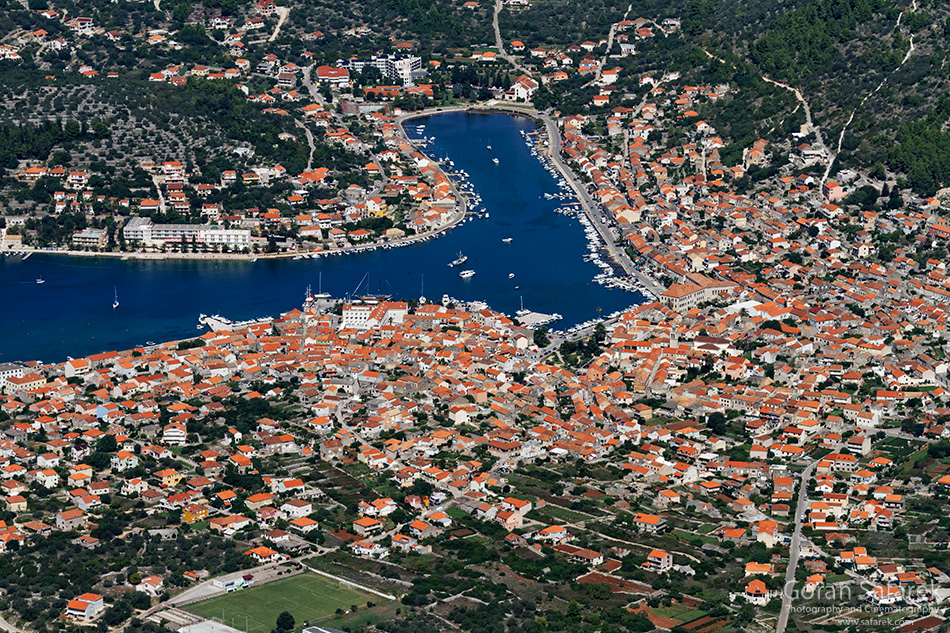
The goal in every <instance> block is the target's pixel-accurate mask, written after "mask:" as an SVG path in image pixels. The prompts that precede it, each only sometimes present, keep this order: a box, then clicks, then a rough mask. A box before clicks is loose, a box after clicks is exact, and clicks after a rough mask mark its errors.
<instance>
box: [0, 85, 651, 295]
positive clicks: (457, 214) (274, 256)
mask: <svg viewBox="0 0 950 633" xmlns="http://www.w3.org/2000/svg"><path fill="white" fill-rule="evenodd" d="M457 112H471V113H480V114H505V115H508V116H518V117H523V118H527V119H530V120H531V121H532V122H533V123H534V125H535V128H536V129H537V130H538V131H539V132H541V133H543V134H544V135H545V136H546V137H547V139H548V146H547V147H545V148H543V149H541V152H542V153H543V155H544V156H545V159H546V160H548V161H550V163H551V165H553V167H554V168H555V169H556V170H557V172H558V173H559V174H560V175H561V177H562V178H564V179H565V180H566V181H567V182H568V183H569V184H570V185H571V189H573V191H574V194H575V198H576V200H577V202H578V203H579V204H580V205H581V207H582V208H583V210H584V214H585V215H586V216H587V217H588V219H589V220H590V221H591V222H592V223H593V225H594V226H595V227H596V228H597V230H598V232H599V233H600V234H601V238H602V239H603V240H604V244H605V245H606V246H607V250H608V253H609V254H610V256H611V258H612V259H614V260H615V261H616V263H617V264H618V265H619V266H620V267H621V269H623V271H624V272H625V273H626V274H627V275H629V276H631V277H636V278H638V279H639V280H640V281H641V283H643V284H644V285H645V286H648V287H650V289H651V291H652V292H654V294H658V293H659V292H662V291H663V290H665V288H664V287H663V285H662V284H660V283H659V281H658V280H657V279H655V278H653V276H652V275H650V274H649V273H648V272H646V271H643V270H639V269H636V267H635V266H634V263H633V262H632V261H631V260H630V258H629V257H628V256H627V255H626V253H625V252H623V251H622V250H620V249H617V248H616V247H611V246H612V240H611V236H610V235H609V234H607V233H606V227H604V226H602V225H601V223H600V222H599V221H598V219H597V218H596V216H595V213H596V210H595V209H594V208H593V207H592V204H593V202H592V201H591V200H590V198H589V194H588V192H587V191H586V188H585V187H584V185H583V183H581V182H580V181H579V179H578V177H577V175H576V174H575V173H574V171H573V170H572V169H571V168H570V167H568V166H567V165H566V164H565V163H564V161H563V158H562V156H561V155H560V147H561V135H560V130H558V128H557V123H556V122H555V121H554V120H552V119H551V118H550V116H548V115H546V114H544V113H543V112H539V111H538V110H535V109H534V108H533V107H529V106H525V107H518V106H514V105H507V104H504V103H501V104H499V103H486V104H484V105H481V104H473V105H464V106H449V107H445V108H426V109H423V110H419V111H417V112H407V113H405V114H400V115H399V116H397V117H395V120H394V122H395V123H396V125H397V127H398V128H399V131H400V133H401V134H402V137H403V139H404V140H405V142H406V143H407V144H409V146H411V147H412V148H413V149H414V150H415V151H417V152H419V153H420V154H422V155H423V156H425V157H426V158H428V159H429V160H430V161H432V163H433V164H434V165H436V167H437V168H438V170H439V171H440V173H442V175H443V176H444V177H445V178H446V179H447V180H448V181H449V182H450V183H451V186H452V193H453V195H454V197H455V199H456V209H455V211H454V212H453V213H452V214H451V215H450V216H449V217H448V220H447V221H446V222H445V223H444V224H440V225H438V226H437V227H434V228H433V229H432V230H430V231H426V232H424V233H419V234H416V235H413V236H407V237H405V238H401V239H398V240H388V241H377V242H368V243H365V244H359V245H351V246H349V247H346V248H331V249H327V250H316V251H300V250H297V251H289V252H281V253H184V252H162V253H159V252H147V253H141V252H129V251H127V252H114V251H80V250H73V249H64V248H59V249H41V248H31V247H22V246H21V247H19V248H18V249H16V250H12V249H11V250H10V251H4V253H5V254H6V253H11V254H20V255H26V254H27V253H30V254H33V253H41V254H47V255H58V256H67V257H86V258H96V257H103V258H119V259H122V260H141V261H166V260H172V261H174V260H181V261H237V262H241V261H244V262H248V263H254V262H256V261H257V260H279V259H295V258H304V259H310V258H313V256H314V255H316V256H317V257H316V258H317V259H319V258H321V257H329V256H338V255H342V254H344V252H345V251H347V250H353V249H359V250H358V252H362V251H363V250H367V249H371V248H381V247H386V246H389V247H390V248H399V247H402V246H409V245H411V244H413V243H415V242H416V241H419V240H424V239H429V238H433V237H438V236H440V235H441V234H443V233H446V232H448V231H449V230H451V229H453V228H455V227H456V226H457V225H458V224H459V223H460V222H461V221H462V220H463V219H465V216H466V213H467V210H468V207H469V200H468V198H467V197H466V196H464V195H463V194H462V193H460V192H459V189H458V183H457V182H456V181H455V180H454V179H453V178H451V177H449V176H448V175H447V174H446V173H445V170H444V169H443V168H442V165H441V163H440V162H439V161H437V160H435V159H434V158H433V157H432V156H430V155H429V154H428V153H427V152H426V151H425V148H423V147H420V146H419V145H417V144H416V143H415V142H414V141H413V140H412V139H410V138H409V135H408V134H407V133H406V130H405V127H404V124H405V123H406V122H407V121H411V120H413V119H419V118H428V117H432V116H436V115H439V114H449V113H457ZM555 150H556V151H555ZM350 254H356V253H350ZM648 282H649V283H648Z"/></svg>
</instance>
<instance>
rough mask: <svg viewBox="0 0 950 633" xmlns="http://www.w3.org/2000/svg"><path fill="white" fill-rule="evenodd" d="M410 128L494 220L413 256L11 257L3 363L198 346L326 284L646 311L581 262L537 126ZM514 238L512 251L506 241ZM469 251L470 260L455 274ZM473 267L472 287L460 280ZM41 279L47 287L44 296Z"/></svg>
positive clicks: (454, 123) (6, 267)
mask: <svg viewBox="0 0 950 633" xmlns="http://www.w3.org/2000/svg"><path fill="white" fill-rule="evenodd" d="M417 126H421V127H417ZM406 127H407V131H408V132H409V134H410V136H412V137H416V138H418V137H421V136H426V137H430V138H431V137H435V140H434V141H432V142H430V144H429V145H428V146H427V147H426V149H425V150H424V151H425V152H426V153H427V154H428V155H430V156H432V157H435V158H438V159H444V158H450V159H451V160H452V161H453V162H454V165H455V167H454V168H455V169H457V170H458V169H461V170H464V171H465V172H467V173H468V175H469V177H468V181H469V182H470V183H471V184H472V185H473V186H474V189H475V191H476V192H477V193H478V194H480V195H481V196H482V198H483V201H482V203H481V205H479V206H480V207H484V208H485V210H486V211H487V212H488V214H489V216H490V217H488V218H482V219H470V220H468V221H467V222H465V223H464V224H462V225H461V226H458V227H456V228H455V229H453V230H451V231H449V232H448V233H447V234H445V235H443V236H441V237H438V238H433V239H431V240H429V241H426V242H420V243H417V244H413V245H411V246H407V247H403V248H393V249H382V248H378V249H376V250H375V251H368V252H363V253H356V254H349V255H340V256H335V257H327V258H320V259H303V260H290V259H281V260H258V261H257V262H254V263H251V262H249V261H189V260H166V261H144V260H134V259H130V260H126V261H122V260H120V259H117V258H83V257H64V256H55V255H44V254H41V253H35V254H34V255H33V256H31V257H30V258H28V259H27V260H26V261H19V260H15V259H12V258H8V257H0V291H2V293H3V294H2V296H3V302H2V308H0V362H6V361H15V360H34V359H36V360H43V361H47V362H50V361H62V360H65V358H66V357H67V356H72V357H79V356H85V355H88V354H92V353H96V352H101V351H106V350H116V349H128V348H130V347H132V346H134V345H139V344H143V343H145V342H147V341H166V340H174V339H181V338H188V337H193V336H196V335H199V334H201V331H199V330H197V328H196V325H197V319H198V315H199V314H200V313H205V314H220V315H222V316H224V317H227V318H230V319H234V320H243V319H250V318H258V317H263V316H277V315H279V314H280V313H282V312H286V311H288V310H291V309H293V308H295V307H299V306H300V304H301V303H302V301H303V298H304V292H305V290H306V288H307V286H308V285H310V286H311V287H312V290H313V291H314V292H316V291H317V290H318V286H320V285H321V280H322V290H323V291H324V292H328V293H331V294H332V295H333V296H335V297H344V296H346V295H348V294H350V293H354V292H357V291H358V293H360V294H363V293H380V294H388V295H392V297H393V298H394V299H408V298H419V296H420V295H421V294H423V293H424V294H425V296H426V297H427V298H428V299H429V300H430V301H432V300H435V301H438V300H440V299H441V297H442V296H443V295H444V294H447V295H449V296H451V297H454V298H457V299H461V300H466V301H472V300H480V301H485V302H486V303H487V304H488V305H489V306H490V307H491V308H493V309H496V310H500V311H502V312H505V313H507V314H514V312H515V311H516V310H518V309H519V308H520V307H521V306H522V304H523V306H524V307H525V308H527V309H530V310H534V311H537V312H544V313H554V312H557V313H560V314H561V315H562V316H563V317H564V319H563V320H562V321H560V322H558V323H555V324H553V325H552V327H556V328H559V329H561V328H567V327H570V326H571V325H574V324H576V323H580V322H583V321H586V320H588V319H593V318H596V317H597V316H598V315H600V314H602V315H606V314H609V313H610V312H613V311H615V310H618V309H621V308H625V307H627V306H630V305H633V304H636V303H640V302H641V301H642V297H641V296H640V295H639V294H636V293H634V294H631V293H629V292H624V291H622V290H617V289H608V288H606V287H604V286H602V285H600V284H597V283H595V282H594V281H592V280H593V278H594V276H595V275H597V274H598V272H600V271H599V269H598V268H597V266H596V265H595V264H593V263H590V262H585V261H584V259H583V258H584V255H585V254H587V252H588V251H587V240H586V238H585V236H584V230H583V226H582V225H581V223H580V222H579V221H578V220H577V219H576V218H574V217H571V216H567V215H562V214H557V213H555V212H554V210H555V209H556V208H558V207H559V206H561V205H563V204H566V202H563V201H558V200H553V199H546V198H545V196H544V194H545V193H548V194H556V193H559V192H560V190H559V188H558V184H557V178H556V177H554V176H552V175H551V174H550V173H549V172H548V171H546V170H545V169H544V166H543V165H542V164H541V163H540V162H539V160H538V159H537V158H536V157H534V156H532V155H531V152H530V150H529V148H528V147H527V146H526V144H525V139H524V137H523V136H522V134H521V133H520V131H521V130H524V131H525V132H534V131H535V127H534V124H533V123H532V122H531V121H530V120H529V119H526V118H521V117H514V116H509V115H505V114H475V113H462V112H459V113H445V114H437V115H434V116H431V117H427V118H422V119H415V120H411V121H409V122H407V124H406ZM488 146H491V150H489V149H488ZM492 158H497V159H498V163H497V164H496V163H494V162H492ZM507 237H510V238H511V241H510V242H509V243H505V242H503V241H502V239H503V238H507ZM460 251H461V252H462V253H464V254H465V255H467V256H468V261H467V262H466V263H465V264H464V265H463V266H459V267H455V268H450V267H448V266H447V264H448V263H449V262H451V261H452V260H454V259H455V258H456V256H457V253H458V252H460ZM463 269H471V270H474V271H475V275H474V276H473V277H471V278H469V279H462V278H460V277H459V272H460V271H461V270H463ZM510 273H514V277H513V278H509V274H510ZM39 278H42V279H43V280H44V283H42V284H37V283H36V280H37V279H39ZM361 282H362V285H360V284H361ZM114 293H117V294H118V299H119V307H118V308H117V309H113V308H112V302H113V298H114ZM598 309H599V310H598Z"/></svg>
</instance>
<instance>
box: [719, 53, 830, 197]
mask: <svg viewBox="0 0 950 633" xmlns="http://www.w3.org/2000/svg"><path fill="white" fill-rule="evenodd" d="M702 51H703V52H704V53H706V56H707V57H709V58H710V59H715V60H716V61H718V62H720V63H723V64H728V62H727V61H726V60H724V59H723V58H722V57H717V56H716V55H713V54H712V53H710V52H709V51H707V50H706V49H705V48H704V49H702ZM729 65H730V66H732V67H733V68H735V65H734V64H729ZM762 81H765V82H767V83H770V84H772V85H773V86H778V87H779V88H782V89H784V90H788V91H789V92H791V93H792V94H793V95H795V98H796V99H797V100H798V102H799V103H800V104H801V106H802V109H803V110H804V111H805V122H806V123H807V124H808V129H810V130H813V131H814V132H815V139H816V141H815V143H816V144H817V145H818V146H819V147H820V148H821V151H822V152H823V153H824V154H825V160H826V161H827V163H826V167H825V178H827V177H828V176H827V174H828V172H829V171H830V170H831V164H832V163H834V161H835V154H834V153H833V152H832V151H831V149H829V148H828V146H827V145H825V139H824V138H823V137H822V135H821V128H819V127H818V126H817V125H815V122H814V120H813V119H812V117H811V108H810V107H808V101H806V100H805V97H804V96H803V95H802V93H801V90H799V89H798V88H792V87H791V86H789V85H788V84H786V83H783V82H781V81H775V80H774V79H771V78H769V77H767V76H765V75H762ZM822 182H824V179H822Z"/></svg>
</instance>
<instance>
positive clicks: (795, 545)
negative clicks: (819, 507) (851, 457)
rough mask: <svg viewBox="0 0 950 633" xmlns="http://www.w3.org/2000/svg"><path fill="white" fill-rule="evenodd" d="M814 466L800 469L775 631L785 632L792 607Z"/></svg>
mask: <svg viewBox="0 0 950 633" xmlns="http://www.w3.org/2000/svg"><path fill="white" fill-rule="evenodd" d="M816 466H818V462H817V461H813V462H812V463H811V464H809V465H808V466H807V467H806V468H805V470H803V471H802V477H801V481H800V482H799V484H798V504H797V505H796V506H795V532H793V533H792V542H791V543H790V544H789V548H788V568H787V569H786V570H785V584H784V585H783V587H782V610H781V611H780V612H779V616H778V624H776V626H775V633H785V627H786V626H787V625H788V614H789V611H790V609H791V608H792V600H793V596H794V592H793V590H794V588H795V570H796V569H797V568H798V557H799V555H800V554H801V546H802V523H804V518H805V511H806V510H807V509H808V483H809V482H810V481H811V475H812V472H814V470H815V467H816Z"/></svg>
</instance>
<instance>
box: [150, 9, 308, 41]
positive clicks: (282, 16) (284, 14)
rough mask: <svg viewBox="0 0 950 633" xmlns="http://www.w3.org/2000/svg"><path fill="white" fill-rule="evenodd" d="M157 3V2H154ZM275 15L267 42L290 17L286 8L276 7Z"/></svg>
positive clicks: (273, 38) (274, 38)
mask: <svg viewBox="0 0 950 633" xmlns="http://www.w3.org/2000/svg"><path fill="white" fill-rule="evenodd" d="M155 2H158V0H155ZM277 15H279V16H280V17H279V18H278V19H277V26H275V27H274V32H273V33H271V36H270V37H269V38H267V41H268V42H273V41H274V40H276V39H277V36H278V35H279V34H280V27H282V26H283V25H284V21H285V20H286V19H287V16H288V15H290V9H289V8H288V7H277Z"/></svg>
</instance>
